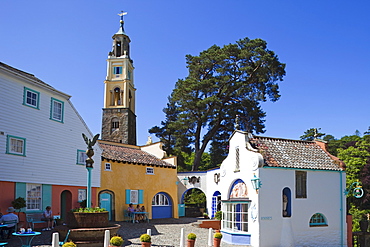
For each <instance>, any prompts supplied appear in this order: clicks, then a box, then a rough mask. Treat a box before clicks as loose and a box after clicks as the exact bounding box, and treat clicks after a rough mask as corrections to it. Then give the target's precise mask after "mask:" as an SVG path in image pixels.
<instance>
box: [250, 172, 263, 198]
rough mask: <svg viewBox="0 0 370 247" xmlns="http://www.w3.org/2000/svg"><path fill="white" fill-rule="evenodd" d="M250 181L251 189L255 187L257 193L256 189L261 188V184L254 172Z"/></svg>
mask: <svg viewBox="0 0 370 247" xmlns="http://www.w3.org/2000/svg"><path fill="white" fill-rule="evenodd" d="M251 182H252V187H253V189H255V190H256V192H257V194H258V190H259V189H260V188H261V185H262V183H261V181H260V178H258V177H256V174H253V178H252V179H251Z"/></svg>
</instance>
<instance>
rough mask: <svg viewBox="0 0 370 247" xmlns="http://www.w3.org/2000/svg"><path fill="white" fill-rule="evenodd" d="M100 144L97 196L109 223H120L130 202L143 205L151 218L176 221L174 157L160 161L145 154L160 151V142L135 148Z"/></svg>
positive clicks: (102, 142) (106, 143) (110, 143)
mask: <svg viewBox="0 0 370 247" xmlns="http://www.w3.org/2000/svg"><path fill="white" fill-rule="evenodd" d="M99 145H100V147H101V149H102V150H103V153H102V163H101V187H100V189H99V195H98V197H99V202H100V206H101V207H104V208H106V209H107V210H108V211H110V218H111V220H116V221H122V220H123V219H124V210H126V209H127V208H128V204H130V203H132V204H134V206H135V207H136V205H137V204H139V205H140V206H144V207H145V209H146V212H148V213H149V218H151V219H157V218H178V212H177V201H178V200H177V186H176V181H177V169H176V164H175V162H176V159H175V157H173V158H167V159H164V160H161V159H159V158H158V157H156V156H155V155H153V154H150V153H148V152H147V151H144V150H148V149H154V150H155V149H156V148H157V149H158V151H160V150H161V149H160V143H154V144H149V145H146V146H143V147H138V146H134V145H127V144H119V143H112V142H106V141H99ZM158 153H160V152H158ZM162 153H163V150H162Z"/></svg>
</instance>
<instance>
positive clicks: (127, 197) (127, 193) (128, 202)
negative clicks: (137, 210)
mask: <svg viewBox="0 0 370 247" xmlns="http://www.w3.org/2000/svg"><path fill="white" fill-rule="evenodd" d="M130 192H131V190H126V204H130Z"/></svg>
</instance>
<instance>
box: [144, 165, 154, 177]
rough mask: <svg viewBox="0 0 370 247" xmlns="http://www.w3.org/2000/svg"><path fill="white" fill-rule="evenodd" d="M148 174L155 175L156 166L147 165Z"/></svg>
mask: <svg viewBox="0 0 370 247" xmlns="http://www.w3.org/2000/svg"><path fill="white" fill-rule="evenodd" d="M146 174H150V175H154V168H153V167H147V168H146Z"/></svg>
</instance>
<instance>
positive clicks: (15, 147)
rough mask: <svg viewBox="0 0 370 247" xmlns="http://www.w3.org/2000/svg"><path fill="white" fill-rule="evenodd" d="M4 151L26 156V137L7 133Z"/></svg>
mask: <svg viewBox="0 0 370 247" xmlns="http://www.w3.org/2000/svg"><path fill="white" fill-rule="evenodd" d="M6 153H7V154H15V155H21V156H26V139H25V138H21V137H17V136H10V135H8V136H7V145H6Z"/></svg>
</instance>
